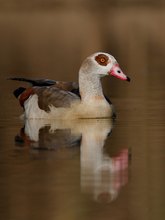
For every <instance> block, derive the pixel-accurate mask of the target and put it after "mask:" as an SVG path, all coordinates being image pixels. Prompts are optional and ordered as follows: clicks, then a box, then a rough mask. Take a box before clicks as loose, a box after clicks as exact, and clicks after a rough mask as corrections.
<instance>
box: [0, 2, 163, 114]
mask: <svg viewBox="0 0 165 220" xmlns="http://www.w3.org/2000/svg"><path fill="white" fill-rule="evenodd" d="M164 6H165V3H164V1H163V0H158V1H154V0H103V1H100V0H35V1H32V0H30V1H20V0H1V1H0V30H1V35H0V79H1V83H2V82H4V83H2V86H1V89H3V90H6V89H8V88H10V89H9V90H7V93H6V95H7V97H8V99H9V96H8V94H9V93H11V92H12V90H13V89H14V88H15V84H13V82H9V81H6V78H8V77H11V76H20V77H22V76H23V77H33V78H53V79H57V80H64V81H77V77H78V76H77V74H78V70H79V67H80V65H81V62H82V61H83V59H84V58H85V57H87V56H88V55H90V54H92V53H94V52H96V51H105V52H108V53H111V54H112V55H113V56H114V57H115V58H116V59H117V60H118V62H119V64H120V66H121V68H122V69H123V71H124V72H125V73H126V74H127V75H129V76H130V77H131V78H132V86H131V90H130V86H129V87H128V85H126V84H125V83H121V82H118V80H114V79H111V80H108V81H107V80H105V79H104V80H103V84H104V88H105V92H106V93H107V94H108V95H111V97H112V95H113V94H114V95H115V94H116V95H117V96H118V95H119V93H120V95H121V96H122V94H123V96H124V97H126V95H125V94H126V93H129V94H130V95H132V97H135V96H139V95H140V94H142V93H143V95H142V97H143V98H144V97H145V95H144V93H145V94H146V92H147V91H146V90H149V89H148V88H147V86H148V83H149V84H150V83H153V82H154V81H155V80H156V81H159V82H158V83H159V84H160V85H162V86H163V84H164V83H163V81H164V80H162V77H165V76H164V70H165V62H164V57H165V28H164V24H165V7H164ZM160 74H162V75H161V76H160ZM157 75H159V77H157ZM19 85H20V84H19ZM127 87H128V88H129V91H127ZM139 88H140V90H139ZM144 90H145V91H144ZM114 91H115V93H114ZM150 92H151V91H149V93H150ZM129 94H128V95H129ZM1 98H2V97H1ZM112 98H113V97H112ZM147 98H148V97H147ZM3 101H4V100H3ZM14 103H15V102H14ZM4 104H5V103H4ZM7 106H8V104H6V107H7ZM1 114H2V112H1ZM4 114H5V113H4Z"/></svg>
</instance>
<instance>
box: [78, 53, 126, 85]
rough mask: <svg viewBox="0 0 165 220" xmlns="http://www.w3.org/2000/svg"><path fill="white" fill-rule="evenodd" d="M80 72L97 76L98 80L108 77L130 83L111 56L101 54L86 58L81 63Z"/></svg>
mask: <svg viewBox="0 0 165 220" xmlns="http://www.w3.org/2000/svg"><path fill="white" fill-rule="evenodd" d="M80 72H83V73H86V74H90V75H97V76H98V77H100V78H101V77H103V76H106V75H109V76H114V77H116V78H118V79H121V80H125V81H130V78H129V77H128V76H126V75H125V74H124V73H123V71H122V70H121V68H120V67H119V64H118V62H117V61H116V59H115V58H114V57H113V56H112V55H110V54H108V53H103V52H98V53H94V54H92V55H91V56H89V57H87V58H86V59H85V60H84V62H83V63H82V66H81V68H80Z"/></svg>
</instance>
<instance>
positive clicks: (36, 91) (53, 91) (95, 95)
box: [11, 52, 130, 119]
mask: <svg viewBox="0 0 165 220" xmlns="http://www.w3.org/2000/svg"><path fill="white" fill-rule="evenodd" d="M106 75H110V76H111V75H112V76H115V77H117V78H119V79H121V80H126V81H130V78H129V77H127V76H126V75H125V74H124V73H123V72H122V70H121V69H120V67H119V65H118V63H117V61H116V59H115V58H114V57H113V56H111V55H110V54H108V53H103V52H98V53H94V54H93V55H91V56H89V57H87V58H86V59H85V60H84V61H83V63H82V65H81V67H80V70H79V85H78V84H77V83H75V82H61V81H54V80H48V79H45V80H44V79H41V80H30V79H25V78H11V79H12V80H18V81H25V82H29V83H31V85H32V86H31V87H28V88H23V87H20V88H18V89H16V90H15V91H14V95H15V97H16V98H18V100H19V102H20V105H21V106H22V107H23V108H24V116H25V118H28V119H30V118H42V119H44V118H45V119H55V118H60V119H69V118H70V119H75V118H107V117H112V116H113V115H114V111H113V106H112V103H111V102H110V101H109V100H108V99H107V98H106V97H105V96H104V94H103V90H102V85H101V82H100V79H101V78H102V77H103V76H106Z"/></svg>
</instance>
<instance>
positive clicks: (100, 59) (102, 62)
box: [95, 54, 110, 66]
mask: <svg viewBox="0 0 165 220" xmlns="http://www.w3.org/2000/svg"><path fill="white" fill-rule="evenodd" d="M95 60H96V61H97V62H98V64H100V65H102V66H107V65H108V63H109V62H110V60H109V58H108V56H106V55H105V54H99V55H98V56H96V57H95Z"/></svg>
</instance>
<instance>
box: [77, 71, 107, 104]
mask: <svg viewBox="0 0 165 220" xmlns="http://www.w3.org/2000/svg"><path fill="white" fill-rule="evenodd" d="M79 88H80V95H81V100H82V102H89V100H92V99H93V100H94V99H103V100H104V99H105V98H104V95H103V90H102V85H101V81H100V77H99V76H98V75H96V74H92V73H87V72H83V70H81V69H80V71H79Z"/></svg>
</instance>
